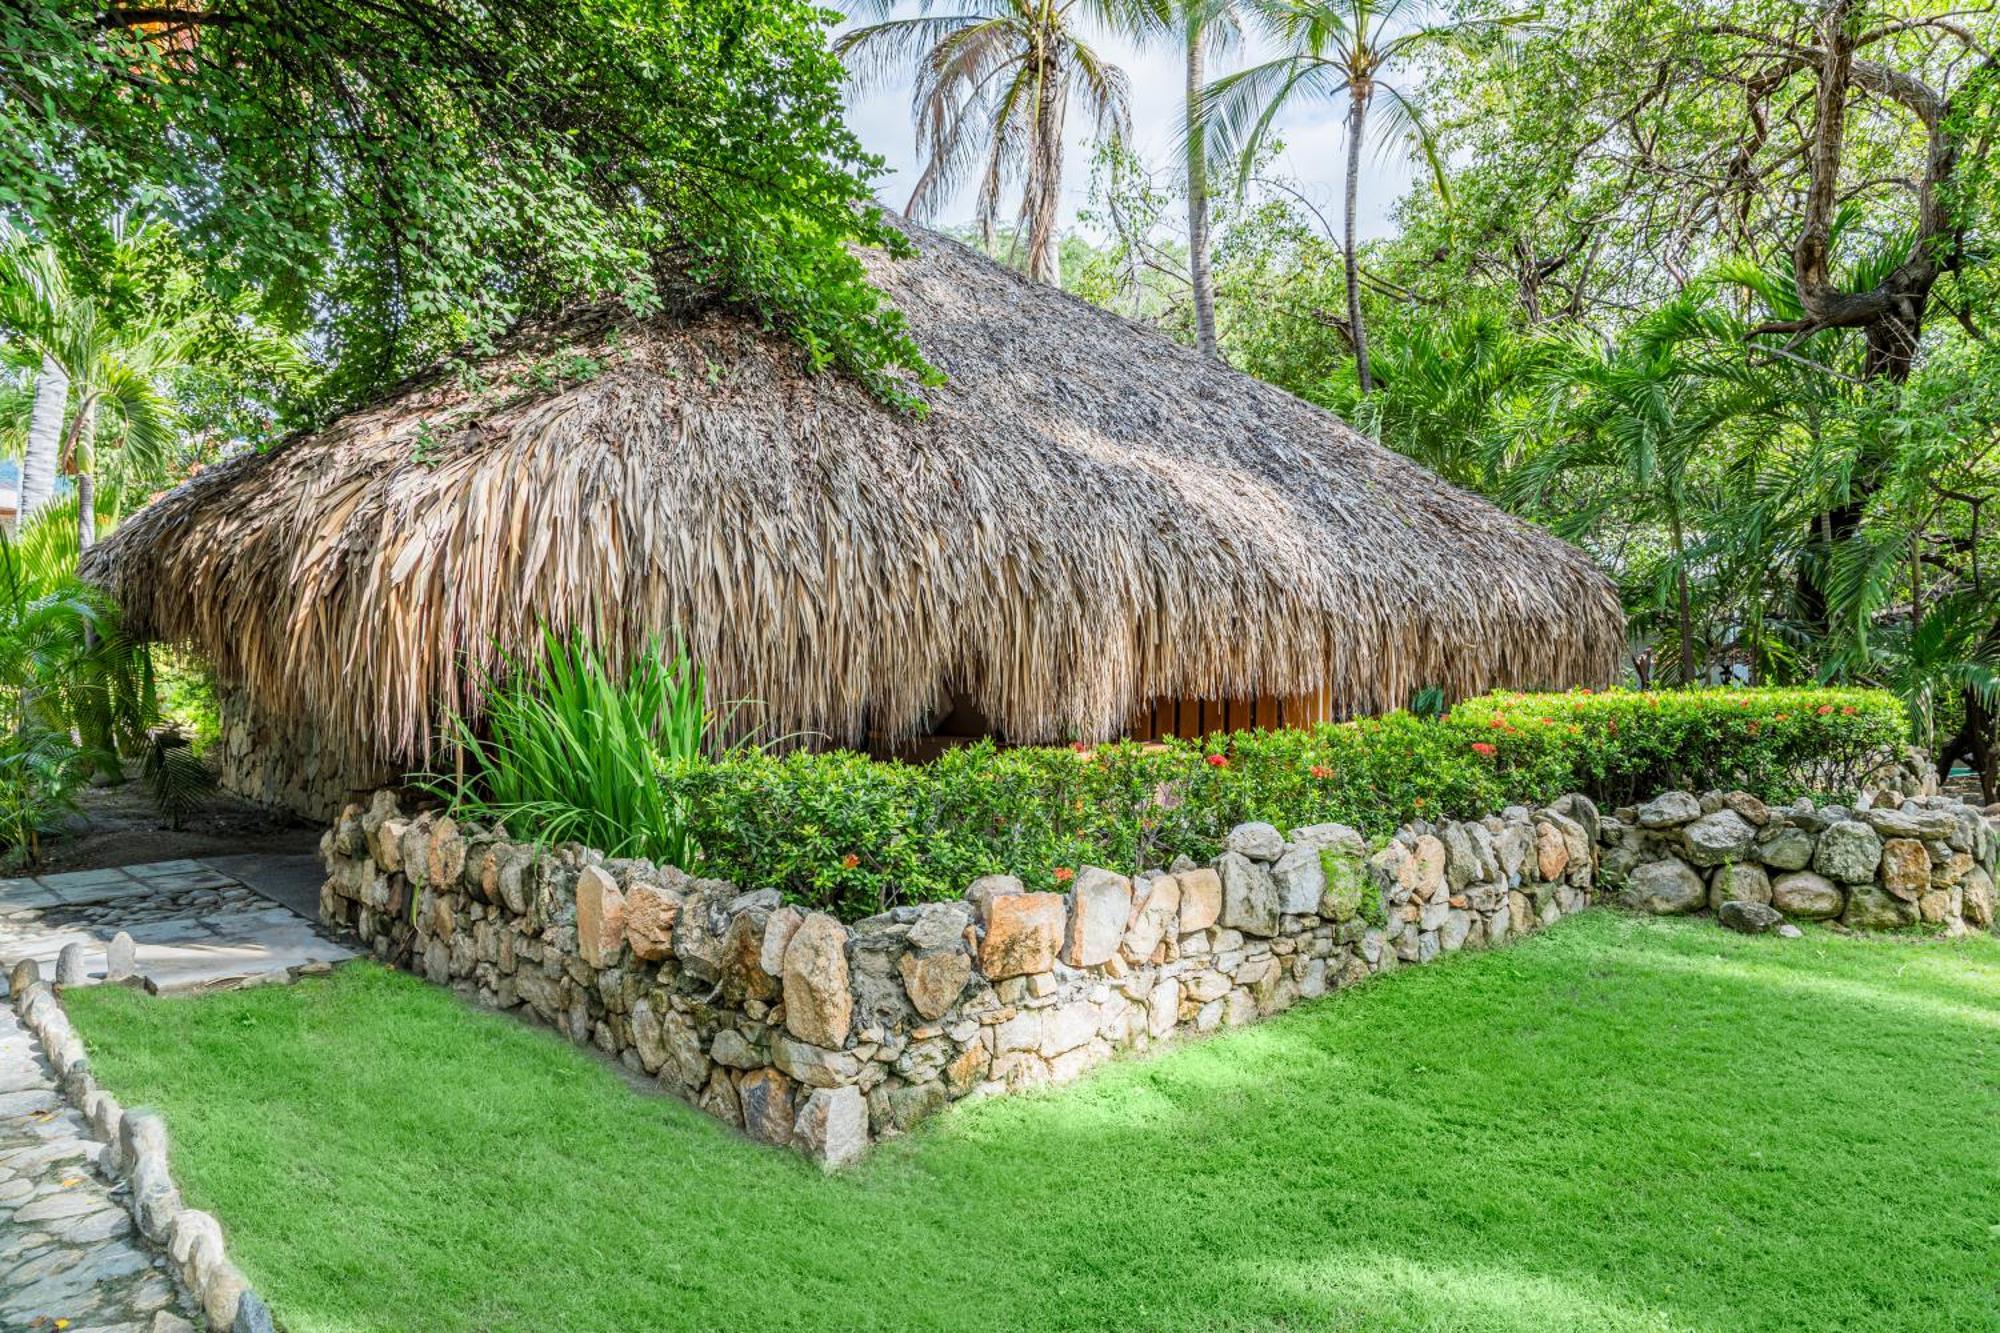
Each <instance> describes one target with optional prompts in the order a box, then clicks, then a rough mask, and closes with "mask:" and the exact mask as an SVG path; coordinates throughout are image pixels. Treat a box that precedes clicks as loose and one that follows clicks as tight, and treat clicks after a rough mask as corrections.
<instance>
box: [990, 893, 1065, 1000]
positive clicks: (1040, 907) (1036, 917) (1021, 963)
mask: <svg viewBox="0 0 2000 1333" xmlns="http://www.w3.org/2000/svg"><path fill="white" fill-rule="evenodd" d="M1067 919H1068V912H1067V910H1066V909H1065V908H1064V906H1063V900H1062V896H1061V895H1060V894H1054V893H1015V894H1006V895H1002V896H998V897H994V898H990V899H989V900H988V901H987V922H986V937H985V938H984V939H983V940H981V941H980V945H979V970H980V971H981V972H984V973H985V974H986V979H987V980H988V981H999V980H1001V979H1003V978H1006V977H1020V976H1029V975H1032V974H1034V973H1038V972H1046V971H1048V970H1049V969H1050V968H1052V967H1054V966H1055V962H1056V951H1057V949H1058V948H1060V947H1061V945H1062V938H1063V927H1064V925H1065V924H1066V922H1067Z"/></svg>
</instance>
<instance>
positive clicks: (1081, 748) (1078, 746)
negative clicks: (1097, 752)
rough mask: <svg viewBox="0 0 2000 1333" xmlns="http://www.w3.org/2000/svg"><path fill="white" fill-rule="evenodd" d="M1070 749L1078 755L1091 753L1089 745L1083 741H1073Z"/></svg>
mask: <svg viewBox="0 0 2000 1333" xmlns="http://www.w3.org/2000/svg"><path fill="white" fill-rule="evenodd" d="M1069 748H1070V749H1072V750H1075V751H1076V752H1077V753H1078V754H1089V753H1090V747H1089V746H1088V745H1085V744H1084V743H1083V742H1082V741H1071V742H1070V743H1069Z"/></svg>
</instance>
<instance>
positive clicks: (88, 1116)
mask: <svg viewBox="0 0 2000 1333" xmlns="http://www.w3.org/2000/svg"><path fill="white" fill-rule="evenodd" d="M8 989H9V991H10V992H11V994H12V997H13V1002H14V1010H15V1013H16V1014H17V1015H18V1016H19V1019H20V1022H21V1025H22V1026H23V1027H25V1028H26V1029H27V1030H28V1032H29V1033H31V1034H32V1035H33V1036H34V1037H35V1039H36V1040H38V1041H39V1042H40V1043H41V1047H42V1050H43V1052H44V1053H45V1054H46V1056H47V1059H48V1062H49V1066H50V1067H51V1068H52V1069H53V1070H54V1072H55V1078H56V1081H57V1084H58V1086H59V1087H60V1089H61V1092H62V1095H63V1096H64V1097H66V1098H68V1100H69V1102H70V1104H71V1105H72V1106H74V1107H75V1108H76V1109H77V1110H79V1111H81V1112H82V1113H83V1116H84V1119H85V1120H86V1121H87V1122H88V1125H89V1131H90V1137H91V1138H93V1139H94V1140H96V1141H97V1142H98V1143H100V1144H102V1145H103V1147H102V1149H101V1150H100V1151H99V1152H98V1153H97V1162H96V1164H97V1169H98V1172H99V1173H100V1175H102V1176H103V1178H104V1179H105V1180H106V1181H108V1182H109V1183H110V1185H111V1187H112V1190H113V1192H114V1193H117V1192H122V1193H123V1194H124V1203H125V1207H126V1208H127V1209H128V1210H129V1211H130V1212H131V1214H132V1217H133V1220H134V1221H135V1222H136V1223H137V1224H138V1229H139V1232H140V1234H141V1235H143V1236H144V1237H145V1238H146V1239H147V1240H149V1241H151V1242H152V1243H153V1244H154V1245H156V1246H159V1247H161V1248H162V1249H164V1250H165V1252H166V1258H167V1262H168V1267H169V1268H170V1269H171V1271H173V1272H174V1273H175V1274H176V1276H178V1277H179V1279H180V1280H181V1281H182V1282H183V1283H184V1284H185V1285H186V1290H187V1291H188V1292H189V1293H190V1294H191V1295H192V1296H193V1298H194V1300H193V1304H194V1305H195V1306H197V1307H198V1308H199V1309H200V1311H201V1315H202V1318H203V1320H204V1322H205V1323H206V1324H207V1327H208V1329H209V1330H210V1333H277V1326H276V1324H275V1323H273V1322H272V1319H271V1312H270V1310H269V1308H268V1307H267V1306H266V1305H265V1304H264V1301H263V1299H262V1298H261V1297H259V1296H258V1295H257V1293H256V1292H254V1291H252V1290H251V1289H250V1284H249V1282H248V1281H247V1280H246V1279H245V1278H244V1276H243V1274H242V1272H241V1270H239V1269H238V1268H237V1267H236V1265H235V1264H233V1263H231V1262H229V1259H228V1256H227V1255H226V1254H224V1252H223V1245H222V1227H221V1225H220V1224H219V1223H218V1222H217V1221H216V1220H215V1219H214V1218H213V1217H211V1216H210V1215H209V1214H207V1213H204V1212H201V1211H200V1210H198V1209H194V1208H186V1207H183V1206H182V1205H181V1192H180V1189H179V1187H178V1186H176V1185H175V1184H174V1181H173V1177H172V1176H171V1175H170V1174H169V1172H168V1169H167V1127H166V1123H165V1122H164V1121H162V1120H161V1119H160V1117H159V1116H158V1115H157V1114H155V1113H153V1112H152V1111H149V1110H146V1109H144V1108H143V1107H136V1106H135V1107H131V1108H129V1109H128V1108H126V1107H122V1106H120V1105H119V1103H118V1100H117V1098H115V1097H113V1096H112V1095H111V1094H110V1093H109V1092H108V1091H106V1090H105V1089H103V1088H100V1087H98V1086H97V1080H96V1079H95V1078H94V1077H93V1076H92V1075H91V1072H90V1059H89V1056H88V1055H87V1054H86V1052H85V1051H84V1047H83V1039H82V1038H81V1037H79V1036H78V1035H77V1033H76V1030H75V1028H73V1027H72V1026H71V1025H70V1021H69V1015H68V1014H67V1013H65V1012H64V1011H63V1007H62V1000H61V997H60V994H59V991H60V988H59V987H54V986H50V985H48V984H46V983H44V982H43V980H42V976H41V968H40V967H39V965H38V964H36V962H35V961H34V960H33V959H23V960H21V961H20V962H18V963H16V964H15V965H14V968H13V970H12V972H11V973H10V974H9V976H8Z"/></svg>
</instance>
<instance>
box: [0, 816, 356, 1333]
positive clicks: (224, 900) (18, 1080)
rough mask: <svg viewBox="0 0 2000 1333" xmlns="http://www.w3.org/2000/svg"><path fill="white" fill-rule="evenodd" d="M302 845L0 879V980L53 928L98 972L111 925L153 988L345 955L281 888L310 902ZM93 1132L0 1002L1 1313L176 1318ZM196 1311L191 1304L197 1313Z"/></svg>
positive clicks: (158, 1325) (130, 1321) (110, 1321)
mask: <svg viewBox="0 0 2000 1333" xmlns="http://www.w3.org/2000/svg"><path fill="white" fill-rule="evenodd" d="M320 876H321V871H320V869H319V866H318V863H317V861H316V860H315V858H313V857H310V856H277V855H241V856H219V857H216V858H214V860H213V861H212V862H211V861H155V862H152V863H151V864H148V865H135V866H121V867H118V868H116V869H110V870H79V871H71V872H68V873H64V874H56V875H43V876H41V877H39V878H31V879H0V989H4V986H5V979H6V975H7V972H8V970H9V969H11V967H12V966H13V964H14V963H15V962H16V961H18V960H20V959H22V958H33V959H34V960H36V961H37V962H38V963H40V964H41V967H42V975H43V976H45V977H51V978H52V977H54V975H55V964H56V957H57V955H58V954H60V953H61V951H62V949H63V947H64V946H65V945H68V944H80V945H82V946H83V949H84V966H85V969H86V971H88V973H89V974H90V976H91V977H92V978H93V979H95V978H100V977H102V976H103V975H104V972H105V968H106V966H107V959H106V956H105V951H106V948H107V946H108V945H109V944H110V942H111V939H112V937H113V936H115V935H116V934H118V932H120V931H124V932H125V933H127V934H129V935H130V936H131V937H132V939H133V941H134V942H135V944H136V945H137V950H136V953H137V970H138V973H139V975H140V976H141V977H142V978H144V980H145V982H146V984H147V985H148V986H149V987H150V988H152V989H155V990H160V991H194V990H209V989H219V988H224V987H229V986H240V985H249V984H254V983H256V982H258V981H260V980H264V979H266V978H270V977H275V976H279V975H281V974H283V973H285V972H288V971H289V970H291V969H292V968H295V967H301V966H305V965H308V964H321V965H324V964H331V963H336V962H339V961H341V960H342V959H346V958H352V957H353V956H354V954H353V952H352V951H351V950H349V949H346V948H343V947H342V946H340V945H338V944H335V943H333V942H332V941H330V940H327V939H323V938H321V936H320V935H319V934H318V932H316V931H315V930H314V929H313V926H312V923H311V922H310V921H309V920H308V919H307V918H305V917H303V916H301V915H300V914H299V913H298V912H295V911H294V910H292V908H290V907H287V906H285V905H284V904H286V903H295V904H298V905H300V906H302V907H305V908H307V910H311V908H312V906H313V905H315V904H316V901H317V897H318V884H319V880H320ZM98 1150H99V1145H97V1144H96V1143H94V1142H92V1141H91V1140H90V1139H89V1138H88V1137H87V1135H86V1132H85V1124H84V1119H83V1116H82V1115H81V1114H80V1113H79V1112H78V1111H76V1110H75V1109H73V1108H72V1107H70V1105H69V1104H68V1103H67V1102H66V1101H65V1100H64V1099H63V1097H62V1095H61V1093H60V1092H59V1091H58V1089H57V1087H56V1082H55V1079H54V1076H53V1074H52V1072H51V1071H50V1069H49V1067H48V1065H47V1063H46V1061H44V1060H43V1059H42V1056H41V1053H40V1052H39V1051H38V1050H37V1049H36V1046H35V1043H34V1039H33V1038H32V1037H31V1036H30V1035H29V1034H28V1033H27V1032H26V1031H25V1030H24V1029H23V1028H22V1027H21V1025H20V1022H19V1020H18V1019H16V1017H15V1015H14V1012H13V1010H12V1009H11V1008H8V1007H6V1006H4V1005H0V1329H29V1330H40V1331H42V1333H56V1331H57V1330H61V1331H62V1333H113V1331H114V1330H115V1331H116V1333H189V1331H191V1330H192V1329H193V1328H194V1327H195V1322H190V1320H191V1319H193V1318H194V1316H193V1315H192V1314H191V1312H190V1311H189V1310H188V1308H187V1307H186V1306H184V1304H183V1297H182V1295H181V1293H180V1291H179V1289H178V1288H177V1287H176V1285H175V1283H174V1281H173V1279H172V1278H171V1276H170V1275H169V1273H168V1270H167V1268H166V1267H165V1266H164V1264H162V1263H161V1262H159V1261H158V1260H157V1259H156V1258H155V1252H154V1251H153V1250H152V1249H151V1248H150V1247H148V1246H147V1245H146V1244H145V1242H144V1241H143V1240H142V1239H141V1238H140V1237H139V1235H138V1233H137V1231H136V1229H135V1228H134V1227H133V1225H132V1219H131V1215H130V1214H129V1213H128V1212H126V1210H125V1208H124V1207H123V1206H122V1204H121V1203H120V1202H119V1201H118V1200H116V1199H114V1198H112V1197H111V1194H110V1192H109V1190H108V1188H107V1187H106V1185H105V1184H104V1182H103V1180H102V1179H101V1178H100V1177H99V1176H98V1175H97V1174H96V1172H95V1169H94V1167H93V1163H94V1162H95V1159H96V1154H97V1152H98ZM196 1322H198V1320H196Z"/></svg>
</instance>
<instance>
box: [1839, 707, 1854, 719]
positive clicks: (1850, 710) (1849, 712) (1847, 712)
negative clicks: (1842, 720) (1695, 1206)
mask: <svg viewBox="0 0 2000 1333" xmlns="http://www.w3.org/2000/svg"><path fill="white" fill-rule="evenodd" d="M1840 715H1841V716H1842V717H1853V716H1854V705H1853V704H1849V705H1848V706H1847V707H1845V708H1843V709H1841V710H1840Z"/></svg>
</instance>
